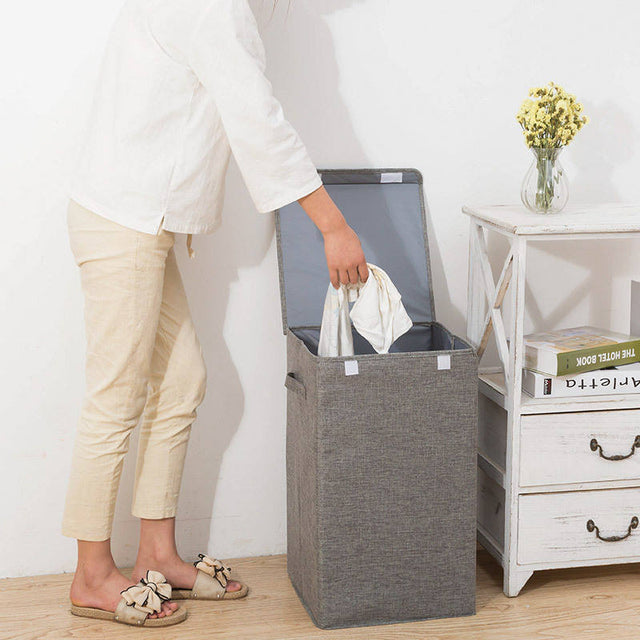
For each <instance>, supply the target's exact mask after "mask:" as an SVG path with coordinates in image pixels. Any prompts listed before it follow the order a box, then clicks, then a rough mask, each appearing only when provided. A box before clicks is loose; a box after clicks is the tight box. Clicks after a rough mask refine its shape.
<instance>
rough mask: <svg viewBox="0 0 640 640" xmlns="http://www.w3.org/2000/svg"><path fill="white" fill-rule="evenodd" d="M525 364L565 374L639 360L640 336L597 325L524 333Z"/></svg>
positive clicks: (556, 373)
mask: <svg viewBox="0 0 640 640" xmlns="http://www.w3.org/2000/svg"><path fill="white" fill-rule="evenodd" d="M524 344H525V353H524V366H525V368H526V369H531V370H533V371H538V372H539V373H545V374H548V375H551V376H565V375H570V374H576V373H583V372H585V371H594V370H596V369H603V368H605V367H615V366H619V365H623V364H631V363H632V362H639V361H640V338H638V337H634V336H629V335H625V334H622V333H615V332H613V331H605V330H604V329H598V328H596V327H573V328H570V329H559V330H558V331H547V332H544V333H531V334H529V335H526V336H525V337H524Z"/></svg>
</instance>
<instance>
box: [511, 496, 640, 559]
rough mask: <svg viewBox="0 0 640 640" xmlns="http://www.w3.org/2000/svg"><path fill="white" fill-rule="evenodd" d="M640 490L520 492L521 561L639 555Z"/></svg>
mask: <svg viewBox="0 0 640 640" xmlns="http://www.w3.org/2000/svg"><path fill="white" fill-rule="evenodd" d="M638 518H640V489H638V488H630V489H604V490H600V491H568V492H561V493H546V494H544V493H534V494H528V495H522V496H520V500H519V522H518V527H519V531H518V540H519V542H518V563H520V564H533V563H536V562H573V561H584V560H611V561H612V562H615V560H616V559H619V560H622V559H624V558H631V557H634V556H640V527H638Z"/></svg>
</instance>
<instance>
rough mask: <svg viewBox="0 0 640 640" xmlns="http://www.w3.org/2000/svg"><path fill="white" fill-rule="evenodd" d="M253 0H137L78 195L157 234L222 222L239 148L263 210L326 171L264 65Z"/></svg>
mask: <svg viewBox="0 0 640 640" xmlns="http://www.w3.org/2000/svg"><path fill="white" fill-rule="evenodd" d="M264 71H265V52H264V46H263V44H262V41H261V39H260V35H259V33H258V28H257V24H256V21H255V18H254V16H253V13H252V12H251V8H250V7H249V5H248V3H247V0H127V1H126V2H125V4H124V6H123V8H122V10H121V12H120V14H119V16H118V18H117V20H116V23H115V24H114V26H113V28H112V31H111V34H110V36H109V41H108V46H107V50H106V52H105V55H104V58H103V61H102V65H101V70H100V75H99V81H98V85H97V88H96V95H95V98H94V102H93V106H92V109H91V115H90V118H89V121H88V123H87V127H86V135H85V137H84V140H83V144H82V145H81V148H80V152H79V155H78V158H77V164H76V169H75V172H74V176H73V180H72V184H71V188H70V194H69V195H70V197H71V198H73V199H74V200H76V201H77V202H78V203H79V204H81V205H83V206H85V207H87V208H89V209H91V210H93V211H95V213H98V214H100V215H103V216H105V217H107V218H110V219H111V220H113V221H115V222H117V223H119V224H122V225H125V226H128V227H131V228H133V229H137V230H138V231H143V232H147V233H153V234H155V233H158V231H159V230H160V229H161V228H164V229H167V230H169V231H176V232H181V233H188V234H192V233H211V232H212V231H214V230H215V229H216V228H217V227H218V226H219V224H220V214H221V208H222V203H223V198H224V178H225V172H226V169H227V165H228V162H229V157H230V153H231V152H233V155H234V157H235V159H236V161H237V164H238V166H239V168H240V171H241V173H242V176H243V179H244V181H245V183H246V185H247V188H248V189H249V192H250V194H251V197H252V199H253V202H254V204H255V206H256V208H257V209H258V211H259V212H263V213H264V212H269V211H273V210H274V209H277V208H279V207H281V206H284V205H285V204H288V203H290V202H293V201H295V200H297V199H299V198H301V197H303V196H305V195H307V194H309V193H311V192H312V191H314V190H315V189H317V188H318V187H320V186H321V184H322V182H321V180H320V177H319V175H318V173H317V171H316V169H315V167H314V165H313V163H312V162H311V159H310V158H309V155H308V154H307V151H306V149H305V146H304V144H303V143H302V141H301V140H300V138H299V137H298V134H297V133H296V131H295V130H294V129H293V127H292V126H291V125H290V124H289V122H288V121H287V120H286V119H285V117H284V115H283V112H282V107H281V105H280V103H279V102H278V101H277V100H276V99H275V98H274V96H273V93H272V87H271V84H270V83H269V81H268V80H267V79H266V77H265V75H264Z"/></svg>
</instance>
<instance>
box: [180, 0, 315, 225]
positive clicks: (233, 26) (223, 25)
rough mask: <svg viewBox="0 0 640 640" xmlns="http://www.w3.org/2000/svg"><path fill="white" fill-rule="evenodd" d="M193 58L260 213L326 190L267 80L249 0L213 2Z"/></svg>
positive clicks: (198, 32) (195, 39)
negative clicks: (322, 189) (322, 186)
mask: <svg viewBox="0 0 640 640" xmlns="http://www.w3.org/2000/svg"><path fill="white" fill-rule="evenodd" d="M187 59H188V64H189V65H190V67H191V68H192V70H193V71H194V73H195V74H196V76H197V77H198V79H199V80H200V82H201V83H202V85H203V86H204V87H205V89H206V90H207V91H208V92H209V93H210V95H211V97H212V99H213V100H214V102H215V104H216V106H217V108H218V111H219V113H220V117H221V120H222V124H223V126H224V129H225V132H226V134H227V138H228V140H229V144H230V147H231V151H232V153H233V155H234V157H235V159H236V162H237V163H238V166H239V168H240V172H241V173H242V177H243V179H244V181H245V184H246V185H247V188H248V190H249V193H250V194H251V197H252V199H253V201H254V204H255V206H256V208H257V209H258V211H259V212H262V213H265V212H268V211H273V210H274V209H278V208H279V207H282V206H284V205H285V204H288V203H290V202H293V201H295V200H298V199H299V198H301V197H303V196H305V195H307V194H309V193H311V192H312V191H315V190H316V189H317V188H318V187H320V186H321V185H322V181H321V179H320V176H319V175H318V172H317V171H316V169H315V167H314V165H313V163H312V162H311V159H310V158H309V155H308V153H307V150H306V148H305V146H304V144H303V143H302V141H301V140H300V137H299V136H298V134H297V132H296V131H295V129H294V128H293V127H292V126H291V124H290V123H289V122H288V121H287V120H286V119H285V117H284V114H283V111H282V106H281V105H280V103H279V102H278V100H277V99H276V98H275V97H274V95H273V91H272V87H271V83H270V82H269V81H268V79H267V78H266V77H265V74H264V72H265V66H266V65H265V53H264V46H263V44H262V40H261V39H260V34H259V33H258V27H257V24H256V20H255V17H254V15H253V12H252V11H251V7H250V6H249V4H248V2H247V0H212V1H211V2H210V3H209V4H208V6H207V8H206V9H205V10H204V13H203V14H202V15H201V17H200V20H199V23H198V24H197V26H196V29H195V32H194V34H193V37H192V41H191V43H190V46H189V51H188V56H187Z"/></svg>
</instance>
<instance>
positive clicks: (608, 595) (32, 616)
mask: <svg viewBox="0 0 640 640" xmlns="http://www.w3.org/2000/svg"><path fill="white" fill-rule="evenodd" d="M229 564H231V566H232V567H233V570H234V574H235V575H237V576H238V578H239V579H242V580H245V581H246V582H247V583H248V584H249V585H250V587H251V591H250V593H249V595H248V596H247V598H245V599H243V600H237V601H227V602H189V601H187V602H186V603H184V602H183V603H182V604H183V606H184V605H185V604H186V606H187V607H188V609H189V617H188V618H187V620H186V621H185V622H183V623H181V624H179V625H177V626H175V627H168V628H166V629H139V628H133V627H128V626H126V625H121V624H116V623H112V622H102V621H97V620H89V619H87V618H78V617H75V616H72V615H71V614H70V613H69V611H68V601H67V598H68V595H67V594H68V588H69V585H70V583H71V578H72V576H71V575H70V574H63V575H55V576H41V577H33V578H17V579H5V580H0V638H2V639H3V640H4V639H7V640H8V639H11V640H32V639H35V638H38V639H40V638H42V639H46V640H53V639H58V638H61V639H62V638H65V639H69V638H78V639H82V640H92V639H94V638H96V639H100V640H104V639H109V638H114V639H116V638H117V639H118V640H120V639H121V638H122V639H123V640H126V639H127V638H142V637H149V638H153V640H195V639H198V640H205V639H208V638H225V639H226V640H232V639H242V640H245V639H246V640H290V639H295V640H299V639H304V640H315V639H317V638H333V639H341V638H349V639H350V638H361V639H367V640H377V639H380V640H391V639H395V638H397V639H398V640H408V639H410V638H416V639H417V638H420V639H425V640H452V639H454V638H455V639H456V640H467V639H468V640H503V639H504V640H568V639H572V638H576V639H577V638H580V640H588V639H590V638H594V639H595V638H598V639H599V640H618V639H620V640H635V639H636V638H640V579H639V578H640V567H639V566H638V565H635V564H631V565H617V566H610V567H598V568H581V569H566V570H556V571H546V572H541V573H537V574H534V576H533V578H532V579H531V580H530V581H529V582H528V583H527V585H526V586H525V588H524V590H523V591H522V593H521V594H520V596H518V597H517V598H506V597H505V596H504V595H503V594H502V590H501V580H502V570H501V569H500V568H499V567H498V566H497V565H496V563H495V562H494V561H493V560H492V559H491V558H490V557H489V556H488V555H487V553H486V552H484V551H479V552H478V594H477V615H475V616H470V617H465V618H457V619H445V620H430V621H425V622H414V623H407V624H394V625H384V626H377V627H360V628H353V629H339V630H334V631H322V630H320V629H317V628H316V627H315V626H314V625H313V624H312V623H311V621H310V620H309V617H308V616H307V613H306V611H305V610H304V608H303V607H302V605H301V604H300V602H299V601H298V598H297V596H296V595H295V593H294V591H293V589H292V587H291V584H290V583H289V580H288V578H287V574H286V558H285V556H266V557H262V558H248V559H245V560H234V561H230V562H229ZM147 634H148V635H147Z"/></svg>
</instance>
